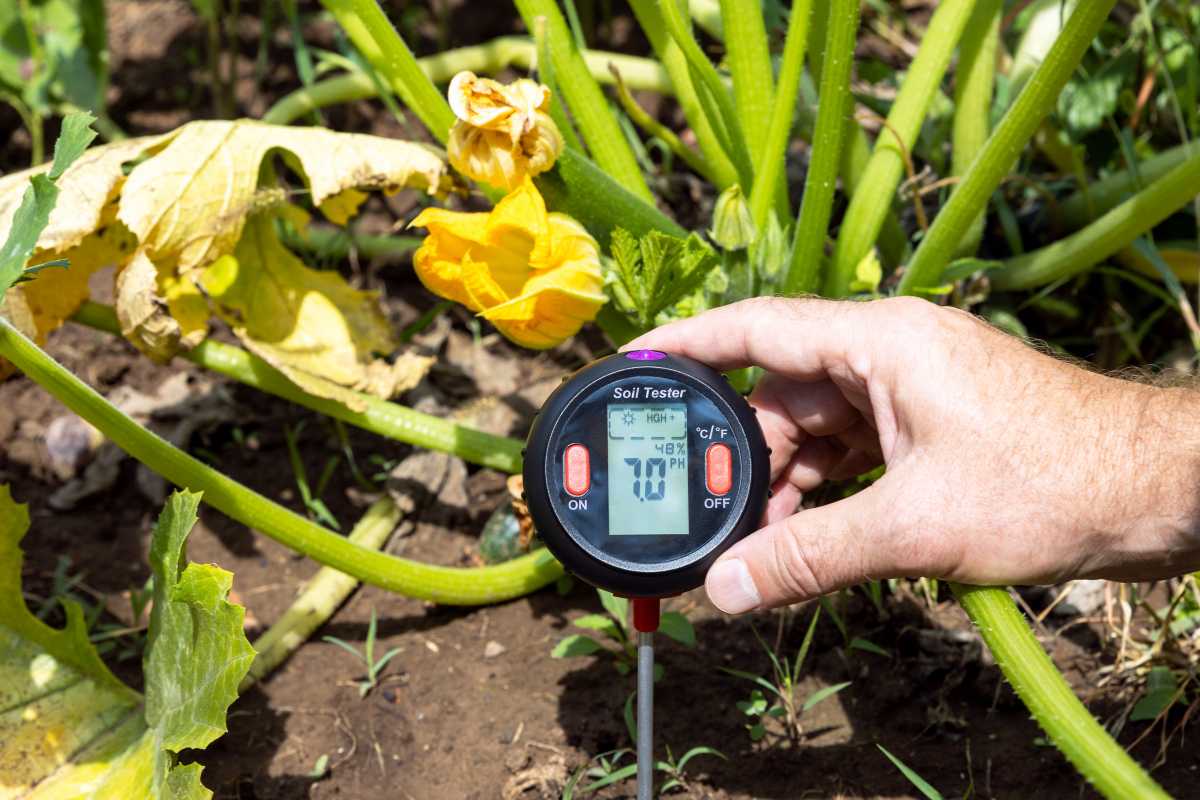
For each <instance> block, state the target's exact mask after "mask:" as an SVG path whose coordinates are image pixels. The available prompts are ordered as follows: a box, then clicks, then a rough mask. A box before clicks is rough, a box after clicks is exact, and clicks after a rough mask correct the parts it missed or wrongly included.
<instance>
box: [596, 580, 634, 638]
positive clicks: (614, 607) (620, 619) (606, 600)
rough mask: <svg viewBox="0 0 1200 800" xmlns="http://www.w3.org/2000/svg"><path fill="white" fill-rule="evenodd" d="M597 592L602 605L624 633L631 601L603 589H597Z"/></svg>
mask: <svg viewBox="0 0 1200 800" xmlns="http://www.w3.org/2000/svg"><path fill="white" fill-rule="evenodd" d="M596 592H597V594H599V595H600V605H602V606H604V610H605V611H607V612H608V613H609V614H612V617H613V619H614V620H616V621H617V624H618V625H619V626H621V630H622V631H624V630H625V623H626V620H628V619H629V601H628V600H626V599H625V598H624V597H617V596H616V595H615V594H613V593H612V592H606V591H604V590H603V589H597V590H596Z"/></svg>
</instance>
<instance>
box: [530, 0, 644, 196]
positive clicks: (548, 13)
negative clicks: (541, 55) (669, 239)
mask: <svg viewBox="0 0 1200 800" xmlns="http://www.w3.org/2000/svg"><path fill="white" fill-rule="evenodd" d="M514 2H515V4H516V6H517V10H518V11H520V12H521V18H522V19H524V20H525V27H526V28H528V29H529V30H531V31H532V30H534V28H535V27H536V24H537V19H538V18H539V17H541V18H544V19H545V21H546V22H545V25H546V42H547V44H548V45H549V48H550V56H551V58H552V59H553V60H554V77H555V80H556V81H557V82H558V87H559V89H561V90H562V93H563V100H564V101H565V102H566V104H567V107H568V108H569V109H570V110H571V116H572V117H573V118H574V120H575V127H576V128H578V130H579V134H580V135H581V136H582V137H583V141H584V142H585V143H586V144H587V146H588V150H589V151H590V152H591V155H592V159H593V160H594V161H595V162H596V164H597V165H598V166H599V167H600V168H601V169H602V170H604V171H605V172H607V173H608V174H609V175H610V176H612V178H613V179H615V180H616V181H617V182H618V183H620V184H621V185H622V186H624V187H625V188H626V189H628V190H629V191H630V192H632V193H633V194H634V195H636V196H637V197H639V198H640V199H642V200H645V201H646V202H649V203H653V202H654V195H652V194H651V193H650V188H649V187H648V186H647V185H646V179H645V178H644V177H643V176H642V170H641V168H640V167H638V163H637V157H636V156H634V154H633V148H631V147H630V146H629V142H628V141H626V139H625V134H624V133H622V132H621V126H620V125H619V124H618V123H617V118H616V116H615V115H614V114H613V113H612V109H611V108H609V105H608V100H607V99H606V98H605V97H604V92H603V91H602V90H601V89H600V85H599V84H598V83H596V79H595V78H593V77H592V74H591V73H590V72H589V71H588V68H587V64H586V63H584V60H583V56H582V55H581V54H580V52H579V48H578V47H576V45H575V39H574V37H573V36H571V32H570V30H569V29H568V28H567V21H566V20H565V19H563V15H562V13H561V12H560V11H559V10H558V3H557V2H556V0H514Z"/></svg>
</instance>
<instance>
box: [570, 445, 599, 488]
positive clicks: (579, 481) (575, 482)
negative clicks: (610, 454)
mask: <svg viewBox="0 0 1200 800" xmlns="http://www.w3.org/2000/svg"><path fill="white" fill-rule="evenodd" d="M563 488H564V489H566V490H567V494H569V495H571V496H572V497H582V496H583V495H585V494H587V493H588V489H590V488H592V457H591V455H590V454H589V453H588V449H587V448H586V447H584V446H583V445H581V444H572V445H568V446H567V449H566V450H565V451H564V452H563Z"/></svg>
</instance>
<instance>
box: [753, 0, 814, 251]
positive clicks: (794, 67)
mask: <svg viewBox="0 0 1200 800" xmlns="http://www.w3.org/2000/svg"><path fill="white" fill-rule="evenodd" d="M811 19H812V0H798V2H796V3H795V4H794V5H793V6H792V16H791V18H790V19H789V20H788V31H787V39H786V40H785V41H784V45H783V59H782V60H781V61H780V65H779V85H778V86H777V87H776V89H775V102H774V104H773V105H772V107H771V115H770V122H768V123H767V128H766V137H765V141H764V143H763V149H762V153H761V154H760V156H759V160H758V162H757V171H758V178H757V179H756V180H755V182H754V190H753V191H752V192H751V193H750V216H751V217H752V218H753V219H754V226H755V228H757V229H758V230H760V231H762V230H765V229H766V225H767V219H768V215H769V214H770V213H771V204H772V193H773V192H774V191H775V189H776V187H778V186H779V184H780V182H781V181H784V180H786V178H787V144H788V138H789V137H790V136H791V132H792V121H793V120H794V119H795V116H796V100H797V96H798V95H799V94H800V75H801V73H802V72H804V50H805V47H806V45H807V44H808V24H809V21H810V20H811ZM734 87H735V88H736V87H737V77H736V75H735V77H734ZM751 127H754V128H757V126H751Z"/></svg>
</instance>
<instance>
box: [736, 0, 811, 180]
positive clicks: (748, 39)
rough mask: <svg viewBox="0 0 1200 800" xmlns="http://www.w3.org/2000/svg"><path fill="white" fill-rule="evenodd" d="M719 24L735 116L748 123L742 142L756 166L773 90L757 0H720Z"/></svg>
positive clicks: (762, 151)
mask: <svg viewBox="0 0 1200 800" xmlns="http://www.w3.org/2000/svg"><path fill="white" fill-rule="evenodd" d="M721 26H722V28H723V29H724V33H725V62H726V64H728V66H729V73H730V75H732V76H733V101H734V104H735V105H736V108H737V117H738V119H739V120H743V121H745V122H747V123H750V124H747V125H746V127H745V134H746V146H747V147H748V148H749V150H750V159H751V161H752V162H753V163H754V164H755V165H756V166H760V165H761V164H762V159H763V153H764V151H765V149H766V146H767V129H766V127H765V126H764V125H762V122H763V121H764V120H767V119H770V116H771V109H772V106H773V105H774V103H773V102H772V101H773V98H774V92H775V79H774V76H773V75H772V73H771V54H770V53H769V52H768V51H767V29H766V26H765V25H764V24H763V8H762V2H761V0H721ZM793 105H794V101H793Z"/></svg>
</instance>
